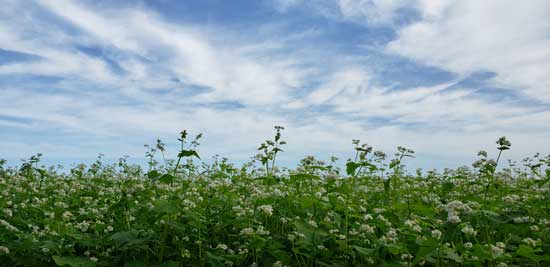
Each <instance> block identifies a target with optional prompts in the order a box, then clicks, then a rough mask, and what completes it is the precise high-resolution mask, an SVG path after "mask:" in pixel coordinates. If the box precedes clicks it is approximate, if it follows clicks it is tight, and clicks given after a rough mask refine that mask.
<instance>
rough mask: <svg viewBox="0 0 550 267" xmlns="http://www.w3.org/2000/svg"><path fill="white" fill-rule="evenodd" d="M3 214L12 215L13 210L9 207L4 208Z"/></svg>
mask: <svg viewBox="0 0 550 267" xmlns="http://www.w3.org/2000/svg"><path fill="white" fill-rule="evenodd" d="M4 214H6V216H7V217H9V218H11V217H12V216H13V212H12V211H11V210H10V209H4Z"/></svg>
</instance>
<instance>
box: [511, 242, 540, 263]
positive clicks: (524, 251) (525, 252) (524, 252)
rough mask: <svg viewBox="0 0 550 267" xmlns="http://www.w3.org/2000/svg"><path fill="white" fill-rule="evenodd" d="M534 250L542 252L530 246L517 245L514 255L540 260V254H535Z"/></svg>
mask: <svg viewBox="0 0 550 267" xmlns="http://www.w3.org/2000/svg"><path fill="white" fill-rule="evenodd" d="M535 252H542V250H541V249H540V248H539V249H533V248H532V247H530V246H526V245H519V248H518V250H516V255H518V256H521V257H525V258H528V259H530V260H534V261H539V260H541V256H539V255H537V254H535Z"/></svg>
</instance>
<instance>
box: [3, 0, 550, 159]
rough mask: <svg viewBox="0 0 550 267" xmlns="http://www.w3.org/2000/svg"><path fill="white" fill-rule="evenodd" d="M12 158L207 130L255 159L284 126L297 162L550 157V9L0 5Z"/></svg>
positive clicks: (190, 2)
mask: <svg viewBox="0 0 550 267" xmlns="http://www.w3.org/2000/svg"><path fill="white" fill-rule="evenodd" d="M0 5H1V6H2V8H1V9H0V158H4V159H8V160H9V161H10V162H12V163H14V164H15V163H19V160H20V159H22V158H28V157H30V156H31V155H33V154H35V153H38V152H40V153H43V154H44V159H45V160H46V162H47V163H50V164H53V163H62V164H67V165H70V164H73V163H75V162H79V161H83V162H89V161H91V160H93V159H94V158H95V157H96V156H97V155H98V154H99V153H103V154H105V157H106V158H107V159H116V158H118V157H121V156H123V155H128V156H130V159H131V160H135V161H140V160H143V159H144V152H145V148H144V147H143V145H144V144H153V143H154V142H155V141H156V139H157V138H161V139H162V140H164V141H165V142H166V143H167V145H168V153H169V154H170V155H172V156H173V155H174V154H175V153H176V152H177V151H176V150H177V141H176V138H177V137H178V133H179V131H181V130H182V129H187V130H188V131H189V132H190V133H191V134H196V133H199V132H202V133H204V138H203V139H202V141H201V146H200V147H199V148H198V152H199V154H200V155H201V156H202V158H204V159H209V158H211V157H212V156H213V155H216V154H218V155H221V156H224V157H228V158H230V159H231V161H232V162H235V163H242V162H245V161H247V160H248V159H249V158H250V157H251V156H253V155H255V154H256V153H257V151H256V148H257V147H258V146H259V144H260V143H261V142H263V141H264V140H265V139H266V138H270V137H272V136H273V133H274V129H273V126H275V125H282V126H285V130H284V131H283V139H285V140H286V141H287V143H288V144H287V145H285V147H284V150H285V151H284V152H283V153H282V154H281V156H280V159H281V161H280V162H281V164H283V165H287V166H290V167H291V166H294V165H295V163H296V162H297V161H298V160H299V159H301V158H303V157H304V156H306V155H315V156H316V157H317V158H319V159H322V160H328V159H329V158H330V156H333V155H334V156H337V157H339V158H340V161H342V162H344V161H345V160H346V159H347V158H349V157H352V156H353V153H354V151H353V145H352V144H351V140H352V139H360V140H361V141H362V142H366V143H368V144H369V145H371V146H373V147H374V149H375V150H383V151H385V152H386V153H388V154H389V155H391V154H393V152H395V151H396V147H397V146H399V145H402V146H405V147H408V148H411V149H413V150H415V151H416V158H415V159H412V160H411V161H410V163H409V165H410V166H412V167H421V168H425V169H432V168H438V169H441V168H443V167H458V166H462V165H470V164H471V162H473V161H474V160H475V159H476V154H477V152H478V151H479V150H481V149H485V150H488V151H489V154H490V156H493V157H495V154H496V144H495V141H496V139H498V137H500V136H503V135H505V136H507V137H508V138H509V139H510V140H511V142H512V149H511V150H510V151H506V155H505V158H510V159H514V160H520V159H522V158H523V157H526V156H530V155H533V154H534V153H535V152H541V153H550V145H549V144H550V143H549V140H550V19H548V18H550V1H547V0H530V1H513V0H487V1H479V0H461V1H453V0H437V1H435V0H384V1H381V0H307V1H306V0H248V1H245V0H232V1H227V0H186V1H176V0H147V1H145V0H142V1H129V0H128V1H101V0H100V1H98V0H94V1H85V0H82V1H66V0H36V1H30V0H29V1H26V0H25V1H21V0H0Z"/></svg>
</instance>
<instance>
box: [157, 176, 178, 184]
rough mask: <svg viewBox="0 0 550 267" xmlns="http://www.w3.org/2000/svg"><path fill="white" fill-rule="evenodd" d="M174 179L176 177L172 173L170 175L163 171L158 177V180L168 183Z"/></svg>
mask: <svg viewBox="0 0 550 267" xmlns="http://www.w3.org/2000/svg"><path fill="white" fill-rule="evenodd" d="M174 180H176V177H174V175H171V174H169V173H165V174H163V175H162V176H161V177H160V178H159V181H160V182H161V183H164V184H170V183H172V182H174Z"/></svg>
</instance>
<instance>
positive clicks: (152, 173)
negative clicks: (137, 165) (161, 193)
mask: <svg viewBox="0 0 550 267" xmlns="http://www.w3.org/2000/svg"><path fill="white" fill-rule="evenodd" d="M159 176H160V172H158V171H156V170H152V171H149V172H148V173H147V177H149V179H156V178H158V177H159Z"/></svg>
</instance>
